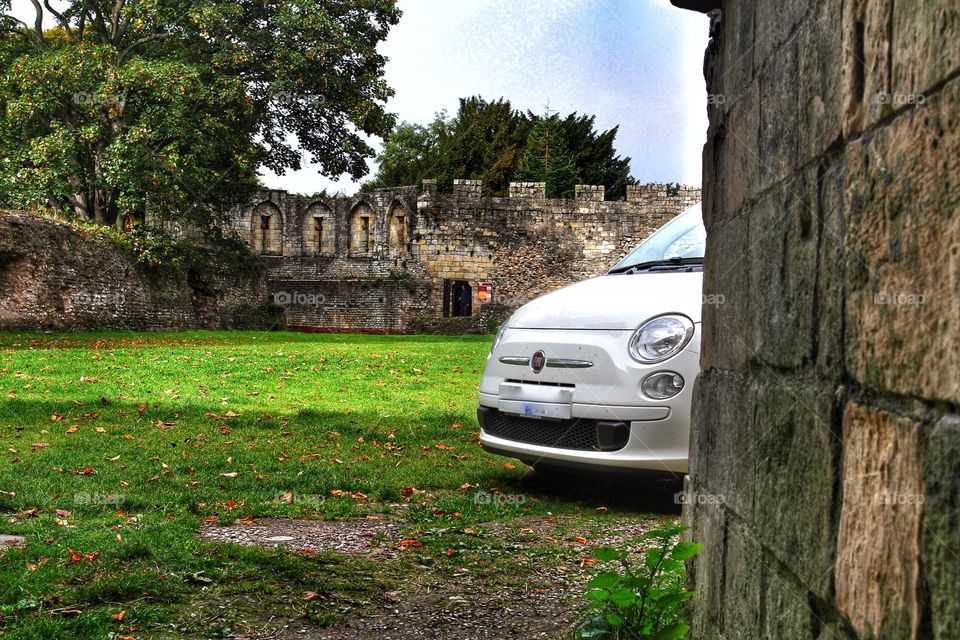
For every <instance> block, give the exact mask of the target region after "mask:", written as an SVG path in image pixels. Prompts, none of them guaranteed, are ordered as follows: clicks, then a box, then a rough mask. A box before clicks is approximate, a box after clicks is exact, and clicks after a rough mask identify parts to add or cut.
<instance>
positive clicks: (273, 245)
mask: <svg viewBox="0 0 960 640" xmlns="http://www.w3.org/2000/svg"><path fill="white" fill-rule="evenodd" d="M250 246H251V247H253V250H254V251H255V252H256V253H264V254H270V255H282V254H283V215H282V214H281V213H280V208H279V207H278V206H277V205H275V204H273V203H272V202H269V201H266V202H261V203H260V204H258V205H257V206H256V207H254V208H253V216H252V218H251V220H250Z"/></svg>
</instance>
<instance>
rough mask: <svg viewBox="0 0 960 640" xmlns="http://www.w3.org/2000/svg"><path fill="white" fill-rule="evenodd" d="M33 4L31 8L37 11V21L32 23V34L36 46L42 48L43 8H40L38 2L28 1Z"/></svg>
mask: <svg viewBox="0 0 960 640" xmlns="http://www.w3.org/2000/svg"><path fill="white" fill-rule="evenodd" d="M30 1H31V2H33V8H34V9H36V10H37V19H36V21H35V22H34V23H33V32H34V36H35V37H36V40H37V46H38V47H41V48H43V7H41V6H40V0H30Z"/></svg>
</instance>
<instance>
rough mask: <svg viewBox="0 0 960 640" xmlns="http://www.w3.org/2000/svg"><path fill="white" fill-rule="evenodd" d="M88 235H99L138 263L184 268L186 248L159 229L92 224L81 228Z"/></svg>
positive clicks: (133, 223) (149, 265) (131, 225)
mask: <svg viewBox="0 0 960 640" xmlns="http://www.w3.org/2000/svg"><path fill="white" fill-rule="evenodd" d="M81 227H82V228H83V229H85V230H86V231H87V232H89V233H100V234H103V235H104V236H105V237H106V238H107V239H108V240H109V241H111V242H112V243H113V244H115V245H116V246H117V247H119V248H120V249H122V250H124V251H126V252H127V253H129V254H130V255H132V256H133V257H134V259H136V261H137V262H138V263H140V264H143V265H145V266H148V267H173V268H178V267H181V266H183V265H184V262H185V261H186V260H187V258H188V253H187V251H188V250H187V248H186V247H185V246H183V245H182V244H181V243H179V242H177V241H176V240H175V239H174V238H171V237H170V236H169V235H167V234H166V233H164V232H163V231H162V230H159V229H150V228H147V227H145V226H143V225H141V224H139V223H136V222H130V223H129V224H127V226H126V228H125V229H123V230H120V229H116V228H114V227H102V226H100V225H98V224H96V223H94V222H86V223H83V224H82V225H81Z"/></svg>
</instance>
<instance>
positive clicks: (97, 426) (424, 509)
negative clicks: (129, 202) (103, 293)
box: [0, 332, 650, 639]
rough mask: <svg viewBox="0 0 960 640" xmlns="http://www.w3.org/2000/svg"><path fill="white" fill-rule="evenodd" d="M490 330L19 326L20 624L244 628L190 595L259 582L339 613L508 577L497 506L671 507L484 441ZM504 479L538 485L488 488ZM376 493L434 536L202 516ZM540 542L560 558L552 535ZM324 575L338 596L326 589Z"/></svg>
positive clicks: (338, 507) (12, 472)
mask: <svg viewBox="0 0 960 640" xmlns="http://www.w3.org/2000/svg"><path fill="white" fill-rule="evenodd" d="M488 346H489V337H458V338H446V337H430V336H414V337H411V336H404V337H399V336H397V337H393V336H361V335H318V334H294V333H259V332H231V333H227V332H183V333H168V334H146V335H145V334H134V333H116V332H113V333H94V334H71V335H68V336H66V337H62V336H53V335H51V336H43V335H37V334H31V335H12V334H7V335H4V336H0V379H2V389H0V391H2V396H0V440H2V442H0V492H2V493H0V518H2V520H0V533H6V534H19V535H23V536H25V537H26V540H27V543H26V547H25V548H15V547H11V548H7V549H5V550H2V551H0V607H2V608H0V636H3V637H11V638H24V639H27V638H71V637H76V638H117V637H124V636H128V637H133V638H138V639H139V638H148V637H158V638H159V637H184V638H190V637H217V635H216V634H217V633H221V634H222V635H224V636H225V637H226V636H229V635H230V634H231V633H232V632H233V630H232V629H230V628H229V624H231V623H230V622H229V616H226V617H223V616H221V617H220V618H218V619H217V620H216V621H211V620H205V619H202V616H200V618H201V619H197V617H196V616H194V617H191V616H190V615H188V612H190V611H194V612H195V611H198V610H202V608H203V606H204V604H205V603H210V602H215V601H217V600H218V599H224V598H227V599H229V598H230V597H233V596H236V595H238V594H251V593H253V594H256V596H257V602H258V603H259V604H258V605H257V606H258V607H263V608H264V610H273V611H275V612H278V613H277V615H282V616H286V617H287V618H290V619H295V620H297V622H298V623H303V624H310V625H315V626H318V627H321V626H323V625H330V624H336V623H338V621H342V620H343V619H344V618H345V617H348V616H351V615H353V614H354V613H356V612H360V611H363V610H365V607H369V606H374V605H377V603H378V602H380V601H381V599H382V598H383V594H385V593H393V592H395V591H397V590H400V591H401V592H402V591H403V588H404V585H405V584H407V583H408V582H409V580H410V576H411V575H412V574H415V573H417V572H420V571H422V570H423V569H422V567H424V566H430V567H435V570H436V571H437V572H439V574H438V575H442V574H443V572H444V571H456V570H457V568H458V567H464V566H470V567H471V568H472V570H473V571H474V574H475V575H478V576H480V577H481V579H482V578H483V577H484V576H489V577H490V579H491V580H493V579H494V577H495V576H501V577H502V576H503V573H504V571H505V567H506V566H507V565H506V564H505V562H506V561H505V560H504V558H505V557H506V556H505V555H504V554H502V553H498V552H497V550H498V549H502V548H503V545H505V544H508V543H509V539H508V538H509V536H508V537H507V538H504V537H503V536H502V535H500V534H497V535H493V534H491V530H490V528H489V523H491V522H497V523H502V524H503V526H505V527H506V530H508V531H510V532H511V533H510V535H513V534H515V533H516V531H515V529H514V528H512V527H513V524H512V523H515V522H527V520H523V519H524V518H526V519H530V518H540V519H544V518H546V519H550V518H553V517H555V516H564V515H566V516H567V517H568V519H567V520H564V522H565V523H566V524H565V525H564V528H562V529H560V530H558V531H556V532H554V533H553V535H552V536H551V537H552V538H564V536H566V537H567V538H570V539H573V538H580V539H581V540H582V538H581V537H580V536H581V533H584V534H585V535H587V536H590V535H594V534H596V535H600V533H601V532H602V531H603V527H604V518H610V517H611V515H612V514H616V513H621V514H623V513H626V514H627V515H628V516H629V517H635V518H637V519H639V520H643V519H650V516H646V515H643V514H640V513H637V510H636V509H635V508H633V507H632V506H631V505H629V504H625V505H620V506H618V505H616V504H610V505H608V506H609V509H607V510H605V509H603V508H601V509H600V512H597V511H596V510H595V508H596V507H599V506H601V505H604V506H607V503H606V502H604V501H602V500H601V499H600V498H599V497H597V496H596V495H593V494H591V493H590V492H589V491H587V493H578V491H579V489H576V488H574V489H571V490H570V491H564V490H557V489H555V488H554V487H553V485H547V484H544V483H543V482H541V483H539V484H538V480H537V479H536V478H535V477H532V476H531V475H530V473H529V470H528V469H526V468H525V467H524V466H523V465H521V464H520V463H519V462H516V461H512V462H511V461H509V460H507V459H505V458H499V457H495V456H490V455H488V454H485V453H484V452H483V451H482V450H481V449H480V447H479V445H478V444H477V436H478V426H477V422H476V417H475V409H476V389H477V384H478V381H479V377H480V373H481V371H482V368H483V363H484V359H485V357H486V354H487V350H488ZM493 488H496V489H498V490H500V491H503V492H504V493H508V494H509V493H516V494H521V495H523V496H524V499H523V501H522V503H520V504H503V505H497V504H483V503H478V502H477V500H476V495H477V491H489V490H490V489H493ZM614 502H615V500H614ZM370 514H378V515H386V516H389V517H392V518H395V519H397V520H398V521H399V522H401V523H402V524H403V526H404V527H405V531H404V535H405V536H407V537H409V539H411V540H416V541H417V543H418V544H419V543H422V544H423V546H422V547H420V546H417V545H412V546H410V547H409V548H408V549H407V550H406V551H404V552H402V553H400V554H399V557H398V558H397V559H395V560H390V561H383V560H375V559H372V558H370V557H367V556H362V555H360V556H347V555H342V554H319V555H304V554H298V553H291V552H289V551H288V550H283V549H280V550H277V549H260V548H250V547H239V546H235V545H229V544H223V543H212V542H209V541H207V540H205V539H203V538H201V537H199V536H198V535H197V532H198V530H199V529H200V528H201V526H202V525H203V524H204V523H217V524H229V523H230V522H233V521H235V520H237V519H249V518H252V519H257V518H262V517H272V518H312V519H327V520H330V519H338V520H340V519H347V518H354V517H363V516H367V515H370ZM631 514H634V515H631ZM464 531H467V532H469V533H471V534H473V535H465V534H464ZM574 534H576V535H574ZM517 535H520V534H517ZM571 544H572V543H571ZM526 555H527V559H528V560H529V561H530V562H531V563H543V562H549V560H545V559H544V558H554V557H558V556H557V553H554V552H552V551H551V550H550V548H548V547H546V546H544V547H537V546H534V547H530V548H529V550H528V552H527V553H526ZM557 561H558V562H559V560H557ZM520 564H522V563H520ZM510 566H518V565H517V563H516V562H514V561H511V564H510ZM507 573H516V574H517V575H518V576H521V574H522V573H523V571H522V569H515V570H508V571H507ZM521 577H522V576H521ZM311 592H312V593H316V594H320V597H318V598H315V599H308V600H307V601H305V600H304V598H303V596H302V594H304V593H311ZM271 608H272V609H271ZM121 612H123V614H122V615H120V614H121ZM120 618H122V619H120ZM217 625H220V626H217Z"/></svg>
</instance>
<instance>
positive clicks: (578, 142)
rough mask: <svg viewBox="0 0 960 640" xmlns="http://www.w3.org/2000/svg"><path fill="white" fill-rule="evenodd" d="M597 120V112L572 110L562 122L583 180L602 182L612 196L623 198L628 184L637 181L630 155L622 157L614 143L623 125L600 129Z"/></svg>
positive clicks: (609, 198) (589, 182)
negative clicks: (588, 113)
mask: <svg viewBox="0 0 960 640" xmlns="http://www.w3.org/2000/svg"><path fill="white" fill-rule="evenodd" d="M595 122H596V116H587V115H580V114H577V113H571V114H570V115H568V116H567V117H566V118H564V119H563V120H561V121H560V122H559V125H560V129H561V131H562V132H563V134H562V135H563V139H564V140H565V141H566V144H567V149H569V150H570V153H571V155H572V156H573V162H574V164H575V165H576V167H577V174H578V175H579V176H580V181H581V182H582V183H583V184H602V185H604V186H605V187H606V197H607V199H608V200H623V199H624V198H626V196H627V185H628V184H637V181H636V179H634V178H633V177H631V176H630V158H621V157H620V156H619V155H617V150H616V148H614V146H613V144H614V141H615V139H616V137H617V132H618V131H619V130H620V127H619V125H618V126H616V127H614V128H612V129H610V130H608V131H604V132H602V133H598V132H597V130H596V128H595Z"/></svg>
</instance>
